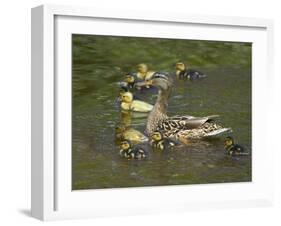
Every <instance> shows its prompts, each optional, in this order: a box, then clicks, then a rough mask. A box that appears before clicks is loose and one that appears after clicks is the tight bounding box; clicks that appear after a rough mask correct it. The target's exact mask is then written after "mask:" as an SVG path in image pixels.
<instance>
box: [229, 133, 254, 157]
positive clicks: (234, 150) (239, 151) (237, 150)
mask: <svg viewBox="0 0 281 226" xmlns="http://www.w3.org/2000/svg"><path fill="white" fill-rule="evenodd" d="M224 148H225V150H226V152H227V154H229V155H231V156H237V155H248V154H249V153H247V152H245V149H244V147H242V146H241V145H239V144H234V139H233V138H232V137H230V136H228V137H226V138H225V140H224Z"/></svg>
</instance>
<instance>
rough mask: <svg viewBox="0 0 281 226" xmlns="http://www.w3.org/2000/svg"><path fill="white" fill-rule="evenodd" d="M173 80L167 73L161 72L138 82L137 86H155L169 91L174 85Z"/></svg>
mask: <svg viewBox="0 0 281 226" xmlns="http://www.w3.org/2000/svg"><path fill="white" fill-rule="evenodd" d="M172 84H173V81H172V80H171V79H170V78H169V77H168V76H166V75H164V74H161V73H157V72H156V73H154V75H153V76H152V77H151V78H150V79H148V80H145V81H143V82H138V83H137V84H136V86H137V87H142V86H154V87H156V88H158V89H159V90H162V91H167V90H169V89H170V88H171V87H172Z"/></svg>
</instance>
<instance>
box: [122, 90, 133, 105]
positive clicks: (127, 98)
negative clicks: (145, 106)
mask: <svg viewBox="0 0 281 226" xmlns="http://www.w3.org/2000/svg"><path fill="white" fill-rule="evenodd" d="M120 100H121V102H124V103H131V102H132V101H133V94H132V93H131V92H129V91H127V92H123V93H122V94H121V96H120Z"/></svg>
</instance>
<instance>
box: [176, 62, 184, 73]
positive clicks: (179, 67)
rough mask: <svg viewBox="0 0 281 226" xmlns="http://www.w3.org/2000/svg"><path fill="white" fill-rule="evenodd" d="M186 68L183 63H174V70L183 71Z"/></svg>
mask: <svg viewBox="0 0 281 226" xmlns="http://www.w3.org/2000/svg"><path fill="white" fill-rule="evenodd" d="M185 69H186V66H185V64H184V63H182V62H178V63H176V70H177V71H184V70H185Z"/></svg>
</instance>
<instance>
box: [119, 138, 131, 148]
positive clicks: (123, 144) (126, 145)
mask: <svg viewBox="0 0 281 226" xmlns="http://www.w3.org/2000/svg"><path fill="white" fill-rule="evenodd" d="M130 147H131V142H130V141H129V140H123V141H121V143H120V148H121V149H122V150H128V149H129V148H130Z"/></svg>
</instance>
